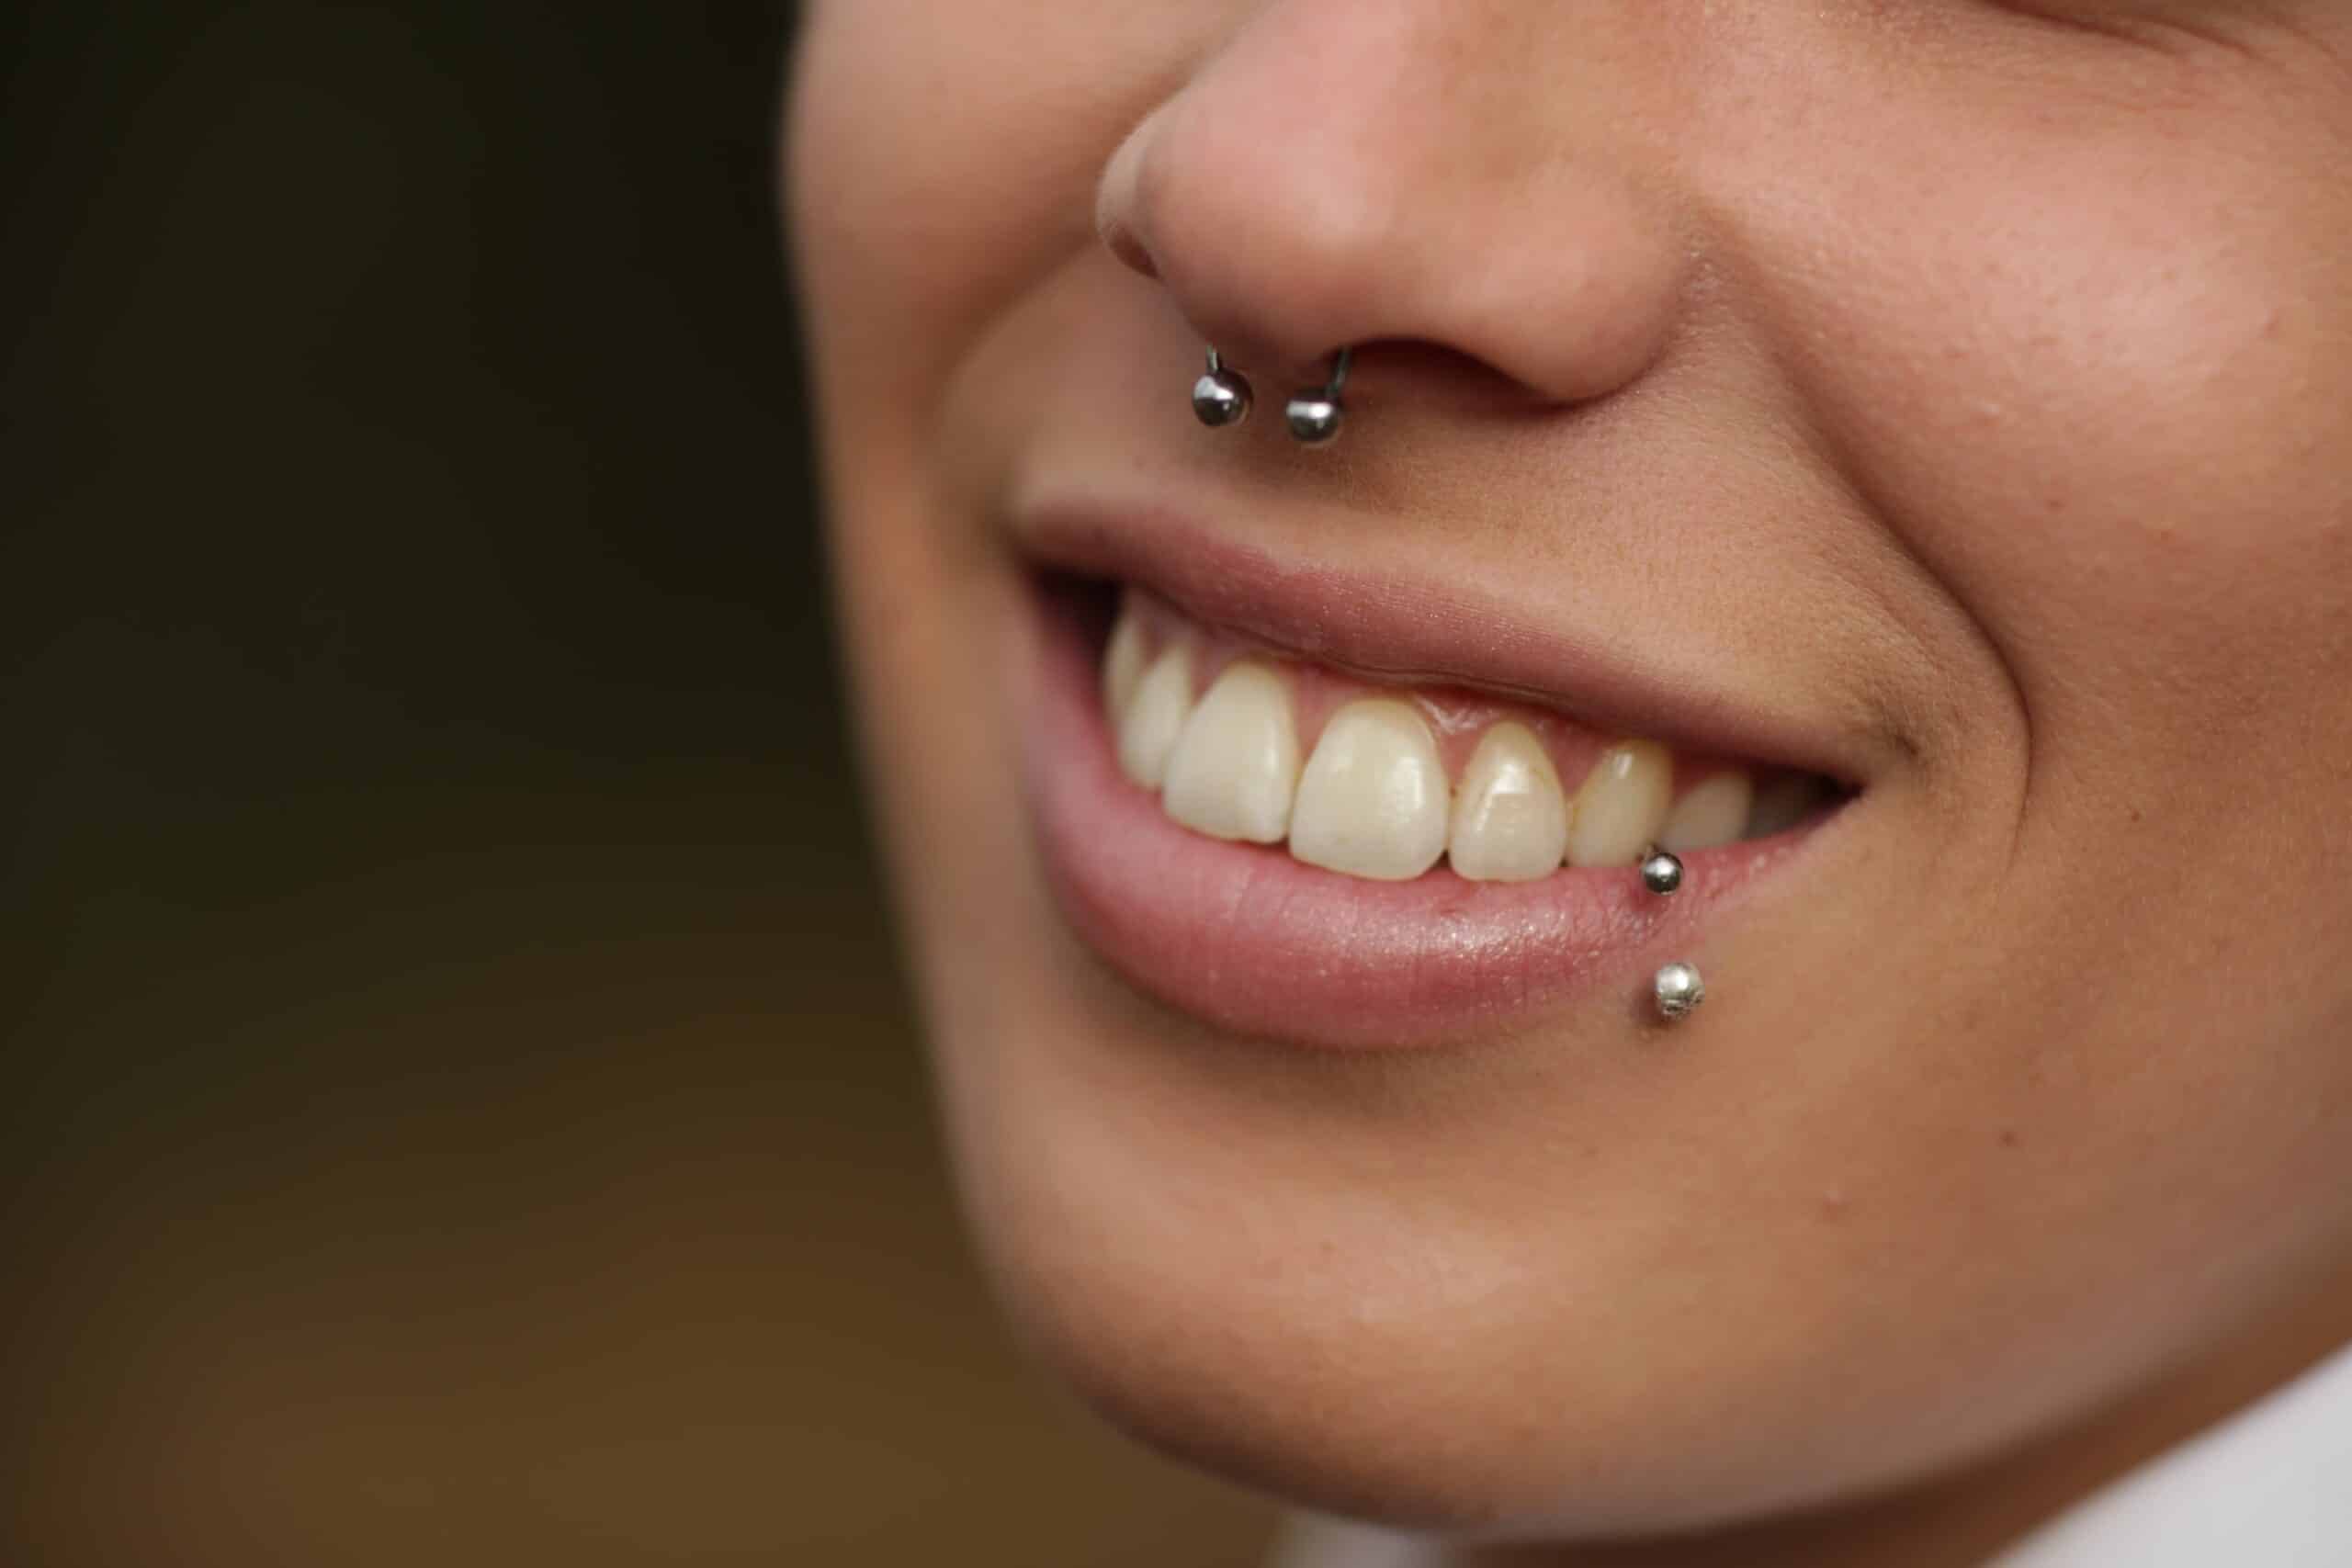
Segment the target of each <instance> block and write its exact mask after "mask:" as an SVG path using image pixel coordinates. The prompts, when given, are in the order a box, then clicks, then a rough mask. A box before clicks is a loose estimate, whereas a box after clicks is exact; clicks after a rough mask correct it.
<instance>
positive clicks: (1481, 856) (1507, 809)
mask: <svg viewBox="0 0 2352 1568" xmlns="http://www.w3.org/2000/svg"><path fill="white" fill-rule="evenodd" d="M1567 843H1568V802H1567V797H1566V795H1563V794H1561V793H1560V775H1559V774H1558V773H1555V772H1554V771H1553V768H1552V759H1551V757H1550V756H1549V755H1548V754H1547V753H1546V752H1545V751H1544V743H1543V742H1542V741H1540V740H1538V739H1536V738H1535V735H1534V732H1533V731H1532V730H1530V729H1529V728H1527V727H1526V726H1525V725H1521V724H1498V725H1496V726H1495V727H1494V728H1492V729H1489V730H1487V733H1486V734H1485V735H1484V736H1482V737H1480V738H1479V740H1478V749H1477V750H1476V751H1473V752H1472V753H1471V754H1470V765H1469V766H1468V767H1467V768H1465V769H1464V770H1463V773H1462V784H1461V787H1460V788H1459V790H1457V791H1456V793H1455V795H1454V799H1453V829H1452V831H1451V832H1449V833H1448V834H1447V836H1446V846H1445V852H1446V858H1447V859H1448V860H1449V861H1450V862H1451V863H1453V869H1454V872H1455V873H1456V874H1459V875H1462V876H1466V877H1468V878H1470V879H1471V880H1472V881H1474V882H1529V881H1532V880H1533V879H1534V878H1536V877H1539V876H1549V875H1551V874H1552V873H1554V872H1555V871H1557V870H1558V869H1559V868H1560V856H1561V854H1562V852H1565V851H1566V848H1567Z"/></svg>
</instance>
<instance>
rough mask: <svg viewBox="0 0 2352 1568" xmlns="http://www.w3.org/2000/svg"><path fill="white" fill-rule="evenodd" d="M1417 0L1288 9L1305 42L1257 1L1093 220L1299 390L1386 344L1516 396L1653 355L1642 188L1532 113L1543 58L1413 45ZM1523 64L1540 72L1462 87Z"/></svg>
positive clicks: (1153, 121)
mask: <svg viewBox="0 0 2352 1568" xmlns="http://www.w3.org/2000/svg"><path fill="white" fill-rule="evenodd" d="M1435 6H1436V0H1430V6H1414V5H1412V4H1409V3H1408V4H1401V5H1387V6H1364V7H1362V8H1361V9H1358V8H1355V7H1345V8H1334V7H1329V6H1317V7H1311V8H1308V9H1311V10H1312V12H1313V13H1314V16H1315V17H1316V18H1317V28H1316V30H1315V31H1314V32H1313V33H1312V34H1311V35H1310V34H1308V33H1306V32H1305V31H1304V30H1303V29H1302V28H1300V27H1298V26H1296V25H1295V23H1294V21H1293V19H1294V18H1295V17H1298V16H1299V15H1301V14H1302V12H1301V8H1297V7H1285V6H1276V7H1274V8H1273V9H1272V11H1271V12H1268V13H1264V14H1263V17H1264V22H1263V25H1253V26H1252V27H1251V28H1249V29H1248V30H1246V31H1245V32H1244V34H1243V35H1241V36H1240V37H1238V38H1237V39H1235V40H1234V41H1233V43H1232V44H1231V45H1230V47H1228V48H1227V50H1226V51H1224V52H1223V53H1221V54H1219V55H1217V56H1216V57H1215V58H1214V59H1212V60H1211V61H1209V62H1207V63H1206V64H1205V65H1204V67H1203V68H1202V69H1201V71H1200V72H1199V73H1196V74H1195V75H1194V76H1193V78H1192V79H1191V80H1190V81H1188V82H1187V83H1185V84H1184V85H1182V87H1181V88H1179V89H1178V90H1177V91H1176V92H1175V93H1174V94H1173V95H1172V96H1170V97H1169V98H1167V99H1166V100H1165V101H1163V102H1161V103H1160V104H1159V106H1158V107H1156V108H1155V109H1154V110H1153V112H1152V113H1151V114H1150V115H1148V117H1147V118H1145V119H1144V120H1143V121H1142V123H1141V124H1139V125H1138V126H1136V129H1135V130H1134V131H1133V132H1131V133H1130V134H1129V135H1128V136H1127V138H1126V139H1125V141H1123V142H1122V143H1121V144H1120V146H1119V147H1118V148H1117V150H1116V151H1115V152H1114V154H1113V155H1112V157H1111V159H1110V161H1109V162H1108V163H1107V164H1105V166H1104V168H1103V175H1102V177H1101V180H1100V182H1099V185H1098V187H1097V191H1096V203H1095V228H1096V231H1097V233H1098V234H1099V235H1100V237H1101V239H1102V242H1103V244H1104V245H1105V247H1106V248H1107V249H1108V250H1109V251H1110V253H1111V254H1112V255H1114V257H1116V258H1117V260H1118V261H1119V262H1120V263H1121V264H1122V265H1125V266H1127V267H1129V268H1130V269H1132V270H1134V271H1135V272H1136V273H1138V274H1140V275H1142V276H1146V277H1149V278H1153V279H1156V280H1157V281H1158V282H1159V285H1160V286H1161V287H1162V288H1164V289H1165V290H1166V292H1167V293H1168V295H1169V297H1170V299H1171V301H1172V303H1173V304H1174V305H1175V307H1176V309H1177V310H1178V311H1179V312H1180V313H1181V314H1182V316H1183V317H1184V318H1185V320H1186V321H1187V322H1188V323H1189V324H1190V326H1191V327H1192V329H1193V332H1194V333H1197V334H1198V335H1199V336H1200V337H1201V338H1202V339H1204V340H1205V341H1206V342H1208V343H1210V344H1215V345H1216V347H1217V348H1218V349H1220V350H1221V351H1223V353H1224V355H1225V357H1226V358H1227V360H1228V361H1230V362H1232V363H1233V364H1235V365H1236V366H1238V367H1243V368H1244V369H1246V370H1248V371H1250V373H1252V374H1266V375H1272V376H1276V377H1288V378H1293V379H1295V380H1296V381H1298V382H1299V384H1301V385H1304V384H1306V383H1307V382H1310V381H1318V380H1320V379H1321V378H1322V376H1323V374H1324V372H1325V371H1326V370H1327V369H1328V367H1329V363H1330V358H1331V355H1333V354H1334V353H1335V352H1336V351H1337V350H1338V349H1340V347H1342V346H1343V345H1346V344H1368V343H1375V342H1397V343H1409V344H1417V345H1419V346H1421V347H1422V348H1424V349H1427V348H1435V349H1438V350H1442V351H1444V352H1445V353H1446V354H1447V355H1451V356H1457V357H1461V358H1466V359H1468V360H1471V361H1474V362H1476V364H1478V365H1479V366H1481V367H1484V368H1485V370H1486V371H1487V372H1489V373H1491V374H1492V375H1494V376H1499V377H1501V378H1505V379H1507V380H1508V381H1510V382H1511V383H1513V384H1514V385H1515V386H1516V388H1517V389H1519V390H1520V392H1521V395H1522V396H1523V397H1525V398H1528V399H1532V400H1538V401H1543V402H1561V403H1566V402H1577V401H1584V400H1590V399H1593V398H1596V397H1600V396H1602V395H1604V394H1606V393H1607V392H1609V391H1611V390H1613V389H1616V388H1618V387H1620V386H1623V385H1624V384H1625V383H1627V382H1629V381H1631V380H1633V379H1634V378H1637V377H1638V376H1639V375H1640V374H1641V372H1642V370H1643V369H1644V368H1645V367H1647V366H1648V365H1649V364H1650V363H1651V362H1652V361H1653V360H1654V359H1655V358H1656V357H1657V355H1658V353H1659V351H1660V349H1661V348H1662V345H1663V343H1664V340H1665V338H1666V336H1667V333H1668V329H1669V327H1670V325H1671V322H1672V320H1673V317H1674V314H1675V310H1676V305H1677V301H1678V299H1679V295H1680V293H1681V283H1682V271H1683V267H1682V260H1681V247H1680V246H1679V244H1678V243H1676V241H1675V237H1674V226H1673V222H1672V215H1671V213H1670V212H1668V210H1667V209H1666V208H1665V205H1664V201H1663V199H1662V198H1661V197H1659V196H1658V195H1657V194H1656V193H1657V190H1658V189H1659V188H1660V186H1658V185H1657V184H1656V183H1655V182H1653V183H1652V184H1650V185H1648V186H1645V185H1644V183H1643V182H1642V180H1641V179H1640V177H1639V176H1640V175H1641V173H1642V172H1643V171H1640V170H1637V169H1636V168H1634V167H1633V166H1632V160H1631V158H1630V156H1629V154H1628V153H1627V152H1626V151H1625V148H1624V146H1623V142H1622V141H1612V140H1611V138H1609V137H1607V136H1605V135H1601V134H1598V133H1595V132H1594V131H1593V130H1592V127H1593V125H1594V123H1595V121H1596V120H1598V119H1599V118H1602V117H1600V116H1598V115H1596V114H1595V113H1594V112H1593V111H1592V110H1591V109H1590V108H1589V107H1588V108H1586V109H1584V110H1582V111H1579V112H1577V113H1572V114H1566V115H1561V114H1560V111H1558V110H1557V108H1556V107H1553V106H1556V104H1557V103H1558V101H1559V100H1560V99H1561V98H1562V97H1563V96H1565V95H1566V91H1567V89H1566V87H1565V86H1564V85H1562V84H1560V83H1559V82H1558V81H1557V80H1556V76H1557V72H1556V69H1555V67H1556V64H1557V62H1544V61H1536V62H1528V61H1525V60H1517V61H1514V60H1511V59H1510V58H1507V57H1506V58H1500V59H1498V60H1496V61H1471V62H1464V60H1463V58H1462V54H1463V50H1462V48H1460V47H1453V46H1451V45H1449V40H1443V39H1431V38H1430V36H1429V34H1430V30H1431V28H1438V27H1442V25H1443V24H1442V17H1443V15H1444V13H1443V12H1442V11H1441V10H1438V9H1436V8H1435ZM1457 14H1459V12H1458V11H1457ZM1400 17H1408V18H1411V19H1413V20H1414V24H1415V25H1413V26H1410V27H1407V26H1402V25H1400V23H1399V18H1400ZM1432 18H1437V19H1432ZM1452 41H1453V44H1458V42H1459V40H1452ZM1433 45H1439V46H1441V47H1433ZM1530 71H1533V72H1536V73H1539V74H1542V73H1550V74H1551V76H1552V77H1553V78H1554V79H1553V80H1551V81H1549V82H1541V83H1536V84H1533V85H1534V86H1540V87H1541V88H1542V89H1543V90H1540V91H1537V90H1531V91H1529V92H1526V93H1523V94H1520V93H1512V92H1510V91H1507V90H1498V88H1497V84H1496V82H1495V81H1494V80H1493V79H1492V77H1491V75H1490V76H1487V78H1485V79H1483V80H1481V81H1480V82H1479V83H1478V84H1477V91H1476V94H1475V95H1465V94H1464V91H1463V90H1462V87H1463V84H1462V81H1461V79H1460V78H1461V74H1462V73H1464V72H1473V73H1484V72H1494V73H1501V74H1502V75H1504V76H1505V77H1508V76H1509V75H1510V73H1514V72H1517V73H1522V74H1524V73H1528V72H1530ZM1498 103H1500V104H1515V105H1519V106H1521V107H1517V108H1513V109H1510V110H1507V111H1499V112H1498V110H1497V109H1496V107H1495V106H1496V105H1497V104H1498ZM1531 116H1532V117H1533V118H1532V119H1531V118H1529V117H1531ZM1553 117H1557V118H1553ZM1579 131H1582V132H1584V134H1581V135H1580V134H1578V132H1579ZM1645 191H1646V192H1648V193H1649V194H1645ZM1426 357H1427V356H1426V355H1424V356H1423V358H1424V359H1426Z"/></svg>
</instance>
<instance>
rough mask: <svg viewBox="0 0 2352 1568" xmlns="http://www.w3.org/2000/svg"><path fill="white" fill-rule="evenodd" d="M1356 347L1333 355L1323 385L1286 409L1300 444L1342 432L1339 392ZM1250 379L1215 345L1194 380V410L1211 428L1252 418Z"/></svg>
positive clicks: (1342, 407) (1300, 394) (1315, 442)
mask: <svg viewBox="0 0 2352 1568" xmlns="http://www.w3.org/2000/svg"><path fill="white" fill-rule="evenodd" d="M1354 355H1355V350H1353V349H1352V348H1342V349H1340V351H1339V352H1338V353H1337V354H1335V355H1332V356H1331V374H1330V376H1329V378H1328V379H1327V380H1325V381H1324V383H1323V385H1322V386H1320V387H1308V388H1306V389H1303V390H1300V391H1298V392H1295V393H1293V394H1292V395H1291V400H1290V401H1289V403H1288V404H1286V405H1285V406H1284V407H1283V423H1285V424H1287V425H1288V426H1289V427H1290V433H1291V435H1292V437H1293V438H1294V439H1295V440H1296V441H1297V442H1298V443H1299V444H1300V445H1301V446H1322V445H1323V444H1324V443H1325V442H1327V441H1329V440H1330V439H1331V438H1332V437H1333V436H1335V435H1337V434H1340V423H1341V421H1342V420H1343V419H1344V417H1345V416H1346V413H1347V409H1346V406H1345V405H1344V404H1342V403H1341V402H1340V392H1341V391H1343V390H1344V389H1346V387H1347V384H1348V366H1349V364H1350V362H1351V360H1352V359H1353V357H1354ZM1250 401H1251V398H1250V380H1249V378H1247V377H1245V376H1243V375H1242V374H1241V372H1239V371H1238V370H1235V369H1233V368H1231V367H1228V366H1227V364H1226V363H1225V361H1224V360H1223V359H1222V358H1220V357H1219V356H1218V355H1217V351H1216V349H1214V348H1212V349H1210V350H1209V364H1208V368H1207V369H1206V370H1204V371H1203V372H1201V377H1200V379H1198V380H1197V381H1194V382H1193V413H1194V415H1196V416H1197V417H1198V418H1199V420H1200V422H1201V423H1203V424H1205V425H1207V426H1208V427H1209V428H1210V429H1212V430H1222V429H1224V428H1225V427H1226V426H1227V425H1228V424H1239V423H1241V422H1242V421H1243V420H1245V419H1247V418H1249V417H1250Z"/></svg>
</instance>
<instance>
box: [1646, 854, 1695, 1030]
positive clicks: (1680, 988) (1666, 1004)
mask: <svg viewBox="0 0 2352 1568" xmlns="http://www.w3.org/2000/svg"><path fill="white" fill-rule="evenodd" d="M1642 886H1645V887H1646V888H1648V889H1649V890H1650V891H1651V892H1653V893H1655V894H1657V896H1658V897H1661V898H1663V897H1667V896H1668V895H1669V894H1672V893H1673V892H1675V891H1676V890H1677V889H1678V888H1679V887H1680V886H1682V857H1681V856H1679V855H1678V854H1675V853H1674V852H1672V851H1670V850H1662V849H1659V848H1658V847H1657V845H1656V844H1652V845H1651V846H1650V847H1649V850H1648V852H1646V853H1645V854H1644V855H1643V856H1642ZM1650 997H1651V998H1652V999H1653V1000H1654V1001H1656V1002H1657V1015H1658V1017H1660V1018H1662V1019H1664V1020H1665V1021H1667V1022H1668V1023H1672V1022H1673V1021H1675V1020H1677V1019H1680V1018H1688V1017H1690V1016H1691V1010H1692V1009H1694V1008H1696V1007H1697V1006H1698V1005H1699V1004H1700V1003H1701V1002H1703V1001H1705V1000H1706V999H1707V982H1706V981H1705V980H1703V979H1702V978H1700V976H1699V971H1698V968H1697V967H1696V966H1695V965H1693V964H1668V965H1667V966H1666V967H1665V968H1663V969H1661V970H1659V971H1658V972H1657V975H1656V976H1653V977H1652V978H1651V980H1650Z"/></svg>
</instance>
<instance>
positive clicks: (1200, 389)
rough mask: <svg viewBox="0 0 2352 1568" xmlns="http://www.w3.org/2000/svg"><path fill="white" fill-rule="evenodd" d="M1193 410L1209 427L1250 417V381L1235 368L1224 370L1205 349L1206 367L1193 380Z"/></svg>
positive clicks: (1223, 365) (1223, 425)
mask: <svg viewBox="0 0 2352 1568" xmlns="http://www.w3.org/2000/svg"><path fill="white" fill-rule="evenodd" d="M1193 412H1194V413H1196V414H1198V415H1199V416H1200V420H1201V423H1203V424H1205V425H1207V426H1208V427H1209V428H1210V429H1211V430H1222V429H1224V428H1225V427H1226V426H1227V425H1228V424H1239V423H1241V422H1242V421H1243V420H1245V419H1248V418H1249V417H1250V382H1249V379H1248V378H1246V377H1244V376H1243V375H1242V374H1241V372H1240V371H1238V370H1227V368H1226V367H1225V362H1224V361H1222V360H1220V359H1219V358H1217V356H1216V349H1210V350H1209V367H1208V368H1207V369H1206V370H1204V371H1202V372H1201V378H1200V379H1199V380H1197V381H1195V382H1193Z"/></svg>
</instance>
